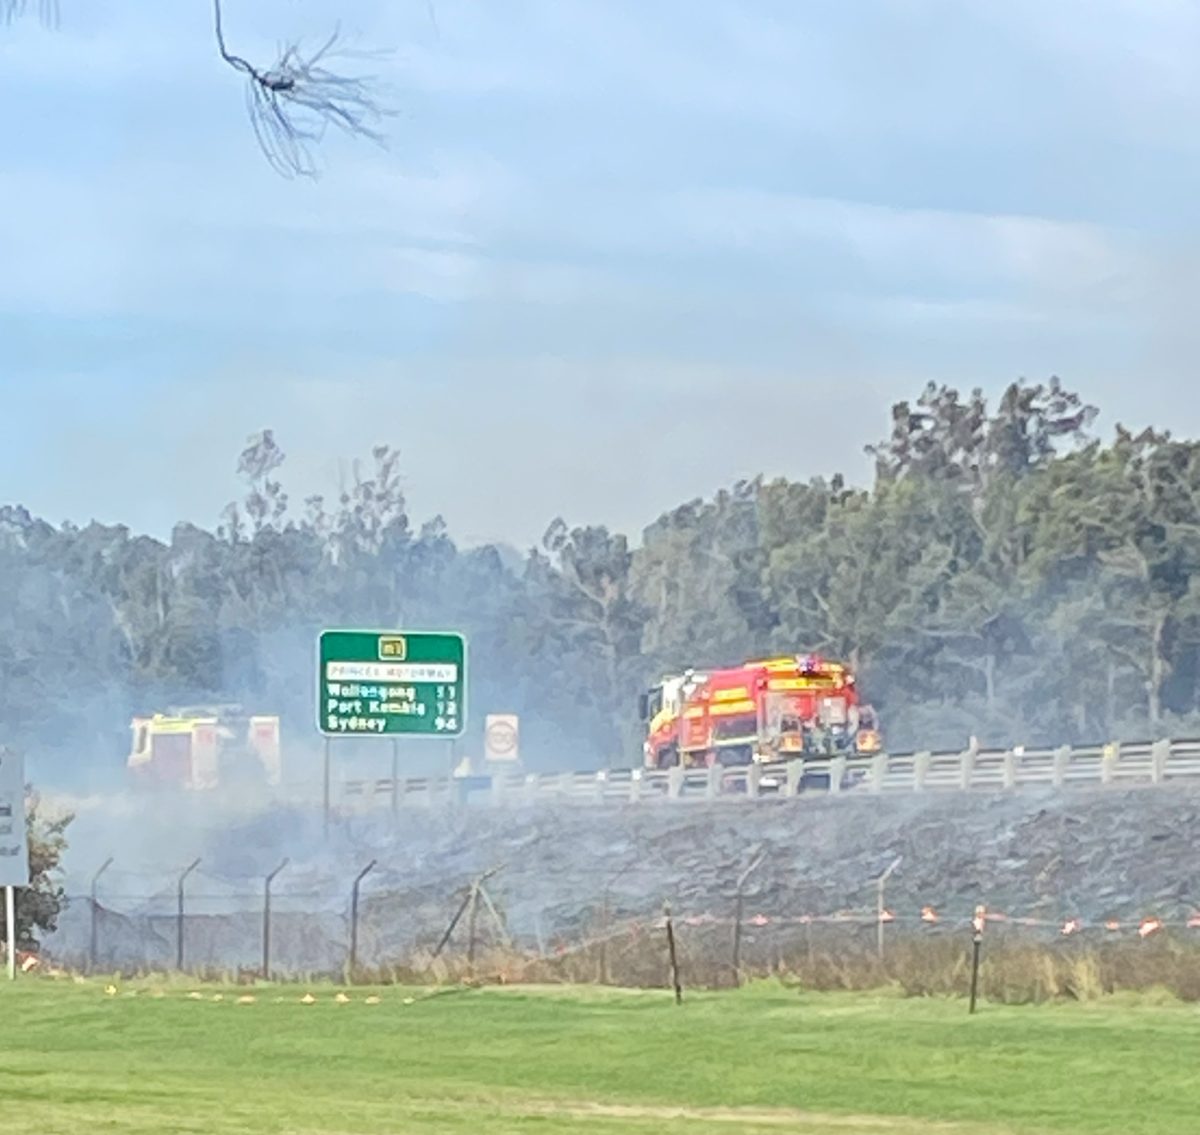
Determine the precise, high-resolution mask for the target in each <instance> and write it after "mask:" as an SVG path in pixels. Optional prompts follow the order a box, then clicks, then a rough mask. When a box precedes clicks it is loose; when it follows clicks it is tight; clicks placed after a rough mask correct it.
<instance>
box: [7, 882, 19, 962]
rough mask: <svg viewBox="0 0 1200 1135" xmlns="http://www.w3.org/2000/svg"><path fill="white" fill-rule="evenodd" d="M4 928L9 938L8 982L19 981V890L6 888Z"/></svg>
mask: <svg viewBox="0 0 1200 1135" xmlns="http://www.w3.org/2000/svg"><path fill="white" fill-rule="evenodd" d="M4 926H5V928H6V930H7V937H8V943H7V945H8V980H9V981H16V980H17V889H16V887H5V888H4Z"/></svg>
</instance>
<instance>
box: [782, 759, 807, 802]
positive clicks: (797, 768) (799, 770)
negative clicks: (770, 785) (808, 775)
mask: <svg viewBox="0 0 1200 1135" xmlns="http://www.w3.org/2000/svg"><path fill="white" fill-rule="evenodd" d="M803 776H804V761H803V759H800V760H792V761H788V763H787V783H786V784H785V785H784V789H783V794H784V795H785V796H799V795H800V781H801V779H802V778H803Z"/></svg>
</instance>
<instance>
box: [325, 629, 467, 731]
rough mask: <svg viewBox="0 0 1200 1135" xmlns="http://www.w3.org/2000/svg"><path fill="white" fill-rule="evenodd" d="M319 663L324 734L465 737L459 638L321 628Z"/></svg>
mask: <svg viewBox="0 0 1200 1135" xmlns="http://www.w3.org/2000/svg"><path fill="white" fill-rule="evenodd" d="M317 660H318V665H319V667H320V669H319V673H318V677H317V698H318V700H317V706H318V708H317V728H318V729H319V730H320V731H321V732H322V733H323V734H325V736H326V737H371V736H374V737H394V736H396V735H398V734H407V735H410V736H412V735H416V736H425V737H461V736H462V734H463V728H464V721H465V717H466V678H467V675H466V663H467V642H466V639H465V638H464V637H463V636H462V635H460V634H445V633H431V632H428V631H420V632H417V631H360V630H359V631H336V630H330V631H322V632H321V636H320V639H319V640H318V646H317Z"/></svg>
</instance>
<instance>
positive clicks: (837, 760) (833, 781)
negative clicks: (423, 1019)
mask: <svg viewBox="0 0 1200 1135" xmlns="http://www.w3.org/2000/svg"><path fill="white" fill-rule="evenodd" d="M845 779H846V758H845V757H834V758H833V760H831V761H830V762H829V791H830V792H841V790H842V781H843V780H845Z"/></svg>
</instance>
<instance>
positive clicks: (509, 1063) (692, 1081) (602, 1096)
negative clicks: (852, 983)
mask: <svg viewBox="0 0 1200 1135" xmlns="http://www.w3.org/2000/svg"><path fill="white" fill-rule="evenodd" d="M252 992H253V995H254V996H255V997H256V1000H255V1002H254V1003H253V1004H239V1003H238V1001H237V998H238V997H239V996H241V995H244V994H245V993H246V990H244V989H243V990H226V991H224V992H223V995H222V997H223V999H222V1000H220V1001H215V1000H214V997H215V996H216V995H217V991H215V990H214V989H211V988H210V989H206V990H204V992H203V994H202V997H203V1000H190V999H188V997H187V989H186V988H184V989H179V988H178V987H175V988H172V989H171V990H170V991H168V992H167V993H166V995H165V996H163V995H161V994H160V995H159V996H157V997H156V996H152V995H151V994H150V993H149V992H148V991H146V990H145V989H143V990H141V991H140V992H138V995H137V996H131V995H130V993H129V992H128V991H125V990H121V991H119V992H118V993H117V994H116V995H115V996H109V995H106V994H105V992H104V990H103V988H102V987H101V986H92V985H88V986H79V985H71V984H66V983H54V982H49V981H32V980H27V981H24V982H18V983H17V985H16V986H15V987H4V988H0V1022H2V1023H3V1031H2V1033H0V1036H2V1040H0V1044H2V1046H3V1051H0V1127H2V1128H3V1130H6V1131H19V1130H25V1131H31V1132H38V1135H58V1133H62V1135H76V1133H78V1132H96V1131H129V1132H155V1133H161V1132H185V1131H186V1132H191V1131H194V1132H197V1133H200V1132H203V1133H205V1135H224V1133H227V1132H246V1133H251V1132H253V1133H256V1135H259V1133H266V1132H279V1133H286V1135H310V1133H311V1135H316V1133H318V1132H320V1133H326V1132H338V1133H342V1135H349V1133H352V1132H353V1133H359V1132H362V1133H376V1132H387V1133H389V1135H391V1133H394V1135H400V1133H407V1132H416V1133H419V1132H447V1133H450V1132H463V1133H466V1132H488V1133H489V1135H498V1133H510V1132H522V1133H545V1132H560V1131H581V1132H590V1133H595V1135H609V1133H614V1135H615V1133H618V1132H621V1133H625V1132H653V1133H654V1135H673V1133H675V1132H684V1131H690V1132H695V1131H715V1132H736V1133H739V1135H755V1133H759V1132H776V1133H777V1132H780V1131H796V1132H804V1133H806V1135H826V1133H829V1135H868V1133H869V1135H916V1133H918V1132H925V1131H934V1132H938V1131H940V1132H943V1133H945V1135H950V1133H961V1135H1001V1133H1010V1135H1015V1133H1022V1135H1024V1133H1034V1132H1046V1133H1050V1132H1089V1133H1090V1132H1105V1133H1112V1135H1137V1133H1139V1132H1146V1133H1148V1135H1149V1133H1153V1135H1194V1133H1195V1132H1196V1131H1197V1129H1198V1126H1200V1076H1198V1074H1197V1071H1196V1068H1197V1058H1198V1057H1200V1010H1197V1009H1196V1008H1194V1007H1193V1008H1188V1007H1184V1006H1178V1005H1170V1006H1149V1005H1134V1004H1127V1005H1118V1004H1113V1003H1111V1002H1110V1003H1104V1004H1097V1005H1053V1006H1042V1007H1028V1008H1003V1007H993V1006H983V1007H982V1009H981V1012H980V1013H979V1014H978V1015H977V1016H976V1017H974V1018H969V1017H968V1016H967V1013H966V1007H965V1005H964V1004H963V1003H962V1002H961V1001H923V1000H903V999H899V998H890V997H871V996H861V995H856V996H842V995H831V994H808V995H800V994H797V993H794V992H789V991H787V990H784V989H781V988H778V987H773V986H772V987H760V988H753V989H748V990H745V991H742V992H740V993H727V994H710V995H703V996H696V997H694V998H690V999H689V1000H688V1001H687V1002H686V1003H685V1004H684V1005H683V1006H682V1007H677V1006H675V1005H674V1004H673V1003H672V1002H671V1000H670V998H669V996H667V995H664V994H661V993H621V992H610V991H602V990H591V989H578V988H574V989H558V990H548V989H518V988H508V989H498V990H486V991H471V992H449V993H442V994H436V995H432V996H431V995H430V992H429V991H424V992H422V991H410V992H407V993H406V992H404V991H398V990H396V989H387V990H377V991H362V990H355V991H354V992H353V995H352V1000H351V1001H350V1003H338V1002H337V1001H336V1000H335V998H334V991H333V990H324V991H314V992H315V993H316V995H317V1001H316V1003H315V1004H309V1005H306V1004H302V1003H301V1002H300V997H301V996H302V991H290V990H289V991H283V990H279V989H259V990H255V991H252ZM371 992H373V994H374V995H375V996H377V997H378V998H379V1002H378V1003H377V1004H368V1003H366V1001H365V998H366V997H367V996H368V993H371ZM406 1000H407V1001H409V1003H406Z"/></svg>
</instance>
